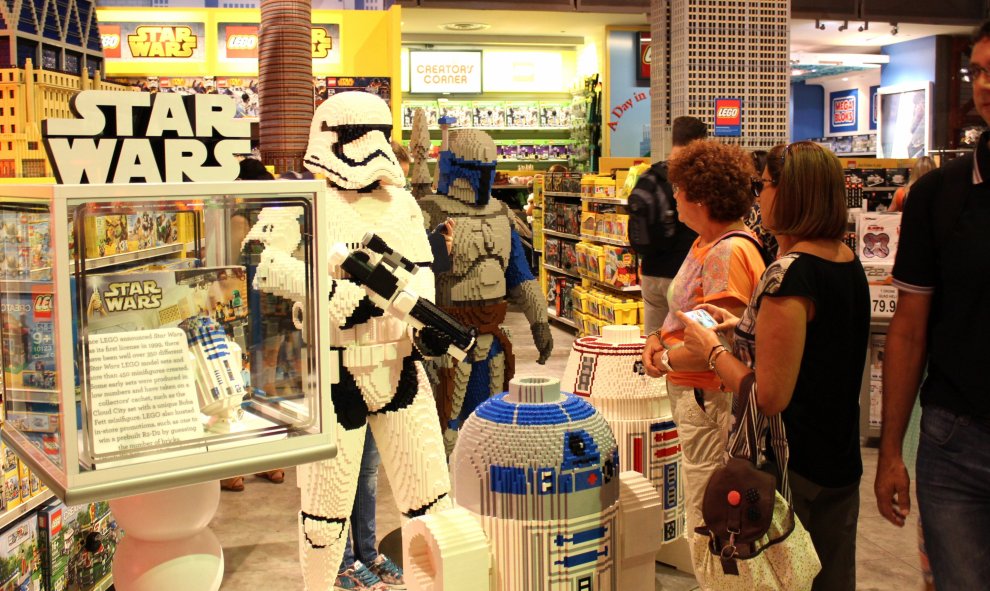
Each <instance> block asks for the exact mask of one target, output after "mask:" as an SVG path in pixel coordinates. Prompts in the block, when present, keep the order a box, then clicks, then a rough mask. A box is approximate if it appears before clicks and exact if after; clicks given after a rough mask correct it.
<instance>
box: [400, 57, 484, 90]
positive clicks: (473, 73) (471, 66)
mask: <svg viewBox="0 0 990 591" xmlns="http://www.w3.org/2000/svg"><path fill="white" fill-rule="evenodd" d="M409 74H410V76H409V92H414V93H443V92H451V93H474V94H480V93H481V52H480V51H410V52H409Z"/></svg>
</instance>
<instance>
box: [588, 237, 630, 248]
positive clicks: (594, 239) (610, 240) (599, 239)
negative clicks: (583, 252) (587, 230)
mask: <svg viewBox="0 0 990 591" xmlns="http://www.w3.org/2000/svg"><path fill="white" fill-rule="evenodd" d="M581 239H582V240H588V241H590V242H601V243H602V244H611V245H613V246H631V245H630V244H629V243H628V242H626V241H625V240H616V239H615V238H605V237H603V236H592V235H591V234H581Z"/></svg>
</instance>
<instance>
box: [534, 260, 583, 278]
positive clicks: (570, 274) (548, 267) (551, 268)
mask: <svg viewBox="0 0 990 591" xmlns="http://www.w3.org/2000/svg"><path fill="white" fill-rule="evenodd" d="M543 268H544V269H546V270H547V271H550V272H551V273H559V274H560V275H567V276H568V277H573V278H575V279H581V276H580V275H578V274H577V273H574V272H573V271H565V270H563V269H561V268H560V267H554V266H553V265H548V264H546V263H544V264H543Z"/></svg>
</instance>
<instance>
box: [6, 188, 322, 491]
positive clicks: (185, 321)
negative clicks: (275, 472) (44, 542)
mask: <svg viewBox="0 0 990 591" xmlns="http://www.w3.org/2000/svg"><path fill="white" fill-rule="evenodd" d="M324 190H325V189H324V185H323V184H322V183H320V182H318V181H277V182H239V183H197V184H178V183H165V184H140V185H137V184H135V185H89V186H81V185H59V186H49V185H45V186H40V185H39V186H27V185H20V186H9V187H5V188H4V189H3V191H2V204H0V239H2V242H3V250H2V251H0V253H2V254H3V257H4V258H3V260H2V261H0V271H2V276H0V327H2V334H0V336H2V352H3V358H2V361H3V362H2V368H3V386H4V390H5V397H4V400H3V410H4V414H5V419H6V420H5V422H4V425H3V439H4V441H5V442H6V443H7V444H8V445H9V446H10V447H12V448H13V449H15V450H17V451H18V453H19V455H20V456H21V457H22V458H24V459H25V461H26V462H27V463H28V464H30V467H31V470H32V473H33V474H36V475H37V476H38V477H39V478H41V479H42V480H43V481H44V482H45V483H47V484H48V485H49V486H50V487H51V488H52V489H53V490H54V491H55V493H56V494H58V495H59V496H60V497H61V498H62V499H63V500H65V501H66V502H69V503H80V502H87V501H90V500H96V499H106V498H114V497H120V496H125V495H130V494H137V493H141V492H148V491H151V490H159V489H163V488H171V487H175V486H180V485H184V484H192V483H195V482H201V481H206V480H214V479H217V478H223V477H229V476H235V475H238V474H245V473H251V472H257V471H261V470H267V469H273V468H277V467H280V466H287V465H295V464H299V463H303V462H309V461H314V460H317V459H323V458H327V457H330V456H332V455H333V453H334V451H335V447H334V438H333V425H334V423H335V421H334V417H333V412H332V407H331V402H330V386H329V384H330V375H329V370H328V369H327V368H328V367H329V364H328V362H327V359H326V357H327V356H328V353H327V350H326V347H325V346H321V342H325V341H326V338H327V337H326V335H327V334H328V332H327V331H328V326H327V321H326V320H325V319H326V318H327V310H326V308H327V305H328V304H327V302H328V294H329V280H328V278H327V274H326V272H325V270H326V269H327V268H328V261H327V253H328V252H329V245H327V244H320V243H319V239H318V236H319V232H316V231H315V228H318V227H326V224H327V223H328V222H327V215H326V211H325V205H322V204H324V203H325V200H324V199H323V197H322V196H323V192H324ZM259 220H260V221H259ZM275 237H277V238H275ZM8 246H9V248H8ZM321 269H322V270H324V272H322V273H321V272H319V270H321Z"/></svg>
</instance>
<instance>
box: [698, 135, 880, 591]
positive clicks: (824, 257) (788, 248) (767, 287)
mask: <svg viewBox="0 0 990 591" xmlns="http://www.w3.org/2000/svg"><path fill="white" fill-rule="evenodd" d="M762 184H763V189H762V194H761V202H762V206H763V213H764V218H763V219H764V223H765V224H766V226H767V228H768V229H769V230H770V231H771V232H772V233H773V234H774V236H776V238H777V241H778V243H779V244H780V258H779V259H777V260H776V261H775V262H774V263H773V264H771V265H770V266H769V267H767V270H766V273H765V274H764V275H763V278H762V279H761V280H760V283H759V285H758V286H757V288H756V293H755V294H754V296H753V299H752V301H751V302H750V304H749V306H748V307H747V308H746V310H745V311H744V312H743V314H742V317H741V318H737V317H736V316H735V315H734V313H732V311H731V310H727V309H725V308H724V307H718V306H713V305H704V306H702V307H703V308H704V309H706V310H707V311H708V312H709V313H710V314H711V315H712V316H713V317H714V318H715V319H716V320H717V321H718V322H719V324H718V325H717V326H716V327H715V328H714V329H706V328H703V327H702V326H701V325H699V324H697V323H695V322H694V321H693V320H691V319H690V318H688V317H686V316H684V315H683V314H678V317H679V318H680V319H681V321H682V322H684V324H685V326H686V329H685V337H684V338H685V348H687V349H688V350H689V351H691V352H692V354H693V355H696V356H697V355H701V356H705V357H707V361H708V364H709V365H710V366H711V367H712V368H713V370H714V372H715V374H716V375H717V376H718V377H719V379H720V380H721V382H722V384H723V385H724V387H725V388H726V389H727V390H731V391H733V392H736V395H737V396H739V397H748V396H749V395H750V390H748V389H747V390H745V391H740V388H741V387H744V382H745V385H746V386H748V387H749V388H752V389H753V390H756V400H757V406H758V407H759V410H760V411H761V412H762V413H764V414H765V415H768V416H772V415H776V414H777V413H782V417H783V423H784V426H785V429H786V432H787V440H788V444H789V447H790V462H789V469H788V474H786V475H778V476H779V478H778V482H780V481H782V480H784V478H783V477H784V476H786V479H787V480H789V482H790V489H791V494H792V502H793V507H794V512H795V513H796V514H797V516H798V518H799V519H800V520H801V523H802V524H804V526H805V527H806V528H807V530H808V532H809V533H810V534H811V539H812V541H813V542H814V545H815V550H816V551H817V552H818V556H819V558H820V559H821V562H822V570H821V572H820V573H819V574H818V576H817V577H816V578H815V583H814V586H813V587H812V589H813V590H815V591H826V590H837V591H838V590H843V591H845V590H849V589H855V588H856V562H855V561H856V522H857V520H858V518H859V481H860V478H861V476H862V474H863V462H862V458H861V457H860V450H859V393H860V385H861V382H862V378H863V366H864V364H865V360H866V347H867V339H868V337H869V330H870V292H869V288H868V286H867V282H866V275H865V273H864V272H863V266H862V264H861V263H860V262H859V260H858V259H857V258H856V255H855V254H854V253H853V252H852V251H851V250H850V249H849V247H847V246H846V245H845V244H844V243H843V242H842V237H843V234H844V233H845V230H846V195H845V182H844V179H843V173H842V166H841V164H840V163H839V160H838V159H837V158H836V157H835V156H834V155H833V154H832V153H831V152H829V151H827V150H825V149H824V148H822V147H821V146H819V145H817V144H815V143H812V142H798V143H794V144H790V145H788V146H777V147H775V148H774V149H773V150H771V151H770V155H769V157H768V160H767V167H766V169H764V170H763V175H762ZM733 329H734V330H733ZM719 333H722V334H723V335H725V336H729V337H731V338H732V350H731V351H729V350H728V349H727V348H726V347H725V346H723V344H722V342H721V340H720V339H719ZM754 372H755V381H754V380H753V379H751V378H750V374H753V373H754ZM744 378H745V380H744Z"/></svg>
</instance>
